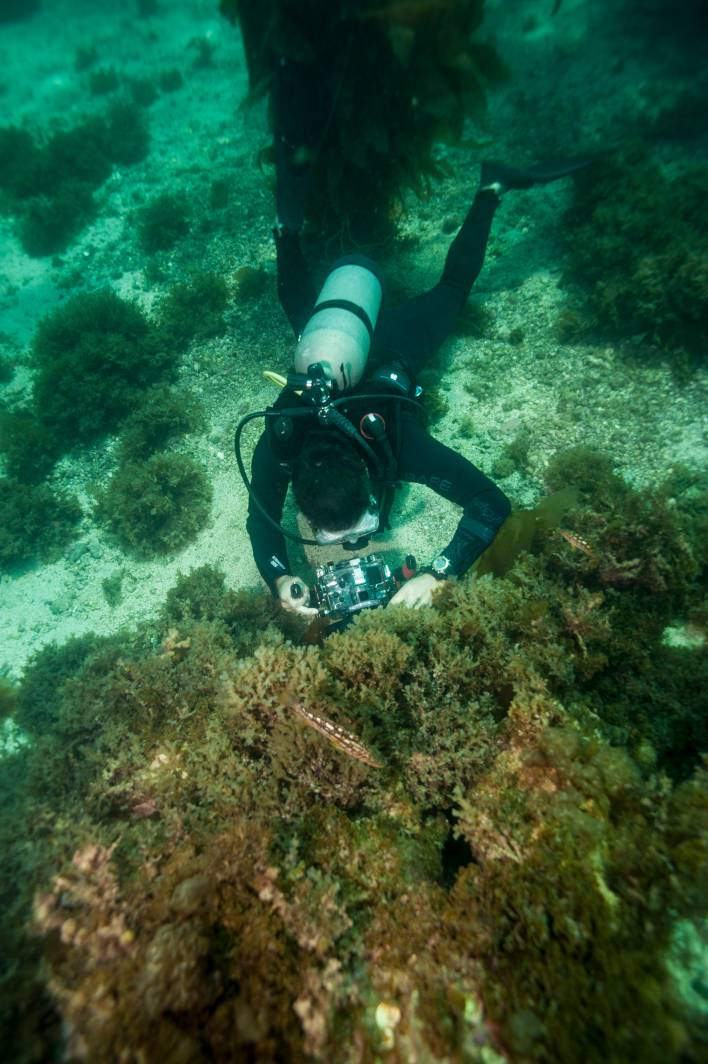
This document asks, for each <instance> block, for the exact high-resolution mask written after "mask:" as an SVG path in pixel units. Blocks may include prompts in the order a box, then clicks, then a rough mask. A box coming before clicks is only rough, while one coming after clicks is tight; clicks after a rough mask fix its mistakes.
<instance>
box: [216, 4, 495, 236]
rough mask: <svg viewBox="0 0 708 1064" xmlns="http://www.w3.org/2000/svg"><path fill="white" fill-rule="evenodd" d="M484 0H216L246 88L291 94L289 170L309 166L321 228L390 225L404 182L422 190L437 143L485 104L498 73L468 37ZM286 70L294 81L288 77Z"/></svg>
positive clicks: (374, 231) (367, 229)
mask: <svg viewBox="0 0 708 1064" xmlns="http://www.w3.org/2000/svg"><path fill="white" fill-rule="evenodd" d="M483 7H484V4H483V0H464V2H463V3H456V4H450V3H448V2H445V0H438V2H433V3H431V2H429V0H412V2H410V3H386V2H383V3H382V2H381V0H364V2H363V3H359V4H356V5H342V4H336V5H333V4H330V3H328V2H327V0H314V2H311V3H308V4H307V5H305V6H304V7H303V5H302V4H300V3H299V2H297V0H269V2H268V3H263V2H262V0H258V2H254V0H222V3H221V10H222V12H223V13H224V14H225V15H226V16H227V17H228V18H231V19H233V20H236V19H238V21H239V23H240V26H241V31H242V33H243V38H244V44H245V50H246V58H247V62H248V70H249V77H250V83H251V88H252V89H253V90H254V91H256V92H261V91H263V89H264V87H266V86H267V85H268V84H269V82H270V79H271V77H272V71H273V70H274V69H276V63H280V64H281V67H280V69H281V73H283V74H284V77H285V82H284V84H283V85H282V86H281V87H280V88H279V89H278V90H277V91H279V92H281V93H282V94H283V95H287V94H290V95H291V96H292V98H293V101H294V102H293V110H294V112H295V113H294V115H293V116H292V126H293V128H292V129H291V128H290V125H289V124H288V117H289V116H288V117H285V116H283V115H282V114H281V115H280V120H281V121H284V122H285V136H286V137H287V139H289V140H291V141H292V144H291V146H292V149H293V164H294V168H295V178H294V180H296V181H297V180H303V174H305V171H306V168H307V166H308V165H309V164H311V163H312V162H313V160H316V161H315V165H314V167H313V187H312V194H311V196H310V199H309V204H308V208H307V209H308V212H309V216H310V217H311V218H312V220H313V221H314V222H315V224H316V225H317V227H318V228H319V229H320V230H321V231H323V232H330V233H331V232H335V233H336V232H340V231H342V230H348V232H349V233H350V234H351V235H352V236H353V237H354V238H356V239H360V240H361V239H369V240H371V239H376V238H380V237H381V236H382V235H386V234H387V233H388V232H389V231H390V228H391V224H392V214H393V213H395V208H396V205H397V204H398V203H399V202H400V197H401V194H402V190H403V189H405V188H413V189H414V190H415V191H416V192H417V193H418V194H420V195H426V194H427V193H428V192H429V188H430V184H431V182H432V181H433V180H434V179H436V178H440V177H441V176H443V174H444V172H445V170H444V167H443V165H442V163H441V162H440V161H438V160H437V159H436V157H435V142H436V141H438V140H441V139H446V140H451V141H456V140H459V139H460V137H461V133H462V127H463V123H464V119H465V116H466V115H468V114H470V113H472V112H474V113H477V114H479V113H480V112H482V111H483V109H484V103H485V92H486V87H487V85H488V84H489V82H490V81H491V80H493V79H495V78H499V77H500V76H501V75H502V64H501V61H500V60H499V57H498V56H497V54H496V52H495V51H494V49H493V48H492V47H491V46H489V45H486V44H484V43H482V42H480V41H479V40H477V39H476V36H475V34H476V31H477V30H478V29H479V26H480V24H481V21H482V16H483ZM291 72H295V76H294V78H293V80H292V83H291V82H290V81H289V80H288V78H289V77H290V73H291Z"/></svg>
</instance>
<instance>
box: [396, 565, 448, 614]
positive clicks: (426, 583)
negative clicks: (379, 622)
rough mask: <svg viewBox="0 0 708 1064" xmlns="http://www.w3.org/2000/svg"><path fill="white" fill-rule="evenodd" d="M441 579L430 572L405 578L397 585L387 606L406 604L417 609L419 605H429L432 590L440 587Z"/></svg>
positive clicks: (431, 601)
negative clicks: (396, 589) (402, 582)
mask: <svg viewBox="0 0 708 1064" xmlns="http://www.w3.org/2000/svg"><path fill="white" fill-rule="evenodd" d="M440 583H441V581H440V580H438V578H437V577H436V576H433V574H432V573H418V574H417V575H416V576H412V577H411V578H410V580H406V582H405V584H403V585H402V586H401V587H399V589H398V591H397V592H396V594H395V595H394V596H393V598H391V599H389V601H388V605H389V606H408V607H409V608H411V609H414V610H418V609H420V607H421V606H431V605H432V603H433V591H435V588H436V587H440Z"/></svg>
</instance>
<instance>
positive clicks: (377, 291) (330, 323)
mask: <svg viewBox="0 0 708 1064" xmlns="http://www.w3.org/2000/svg"><path fill="white" fill-rule="evenodd" d="M382 294H383V291H382V287H381V279H380V275H379V269H378V266H377V265H376V263H375V262H373V261H372V260H371V259H367V258H365V257H364V256H363V255H350V256H348V257H347V258H345V259H340V260H339V261H338V262H336V263H335V264H334V266H333V267H332V269H331V271H330V273H329V274H328V275H327V277H326V279H325V282H324V284H323V285H322V290H321V292H320V294H319V295H318V297H317V301H316V303H315V308H314V310H313V311H312V314H311V315H310V317H309V319H308V321H307V324H306V325H305V328H304V329H303V330H302V334H301V336H300V339H299V341H298V345H297V348H296V349H295V372H296V373H305V374H306V373H307V371H308V369H309V368H310V366H311V365H313V364H314V363H316V362H319V364H320V365H321V366H322V367H323V369H324V371H325V373H326V375H327V376H328V377H330V378H332V379H333V380H335V381H336V382H337V385H338V387H339V390H340V391H342V390H344V389H345V388H351V387H353V386H354V385H355V384H358V383H359V381H360V380H361V378H362V376H363V375H364V369H365V368H366V362H367V359H368V357H369V350H370V348H371V341H372V339H373V335H374V328H375V326H376V320H377V318H378V316H379V310H380V308H381V297H382Z"/></svg>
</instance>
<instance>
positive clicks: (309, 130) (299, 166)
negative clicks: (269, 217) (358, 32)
mask: <svg viewBox="0 0 708 1064" xmlns="http://www.w3.org/2000/svg"><path fill="white" fill-rule="evenodd" d="M347 57H348V47H347V46H346V41H345V42H343V43H342V42H340V47H334V46H333V47H331V48H329V47H326V48H324V49H323V50H322V51H320V53H318V55H317V56H316V57H315V59H314V60H312V61H311V62H309V63H308V62H302V63H301V62H296V61H294V60H292V59H290V58H288V57H286V56H282V55H281V56H278V57H277V58H276V60H275V67H274V71H273V87H272V104H273V141H274V146H275V175H276V187H275V202H276V211H277V216H278V222H279V223H280V224H281V225H284V226H286V227H287V228H288V229H290V230H291V231H292V232H297V231H298V230H299V229H300V228H301V227H302V223H303V220H304V217H305V210H306V208H307V200H308V196H309V191H310V183H311V179H312V168H313V166H314V164H315V160H316V158H317V155H318V153H319V151H320V148H321V147H322V144H323V142H324V140H325V138H326V136H327V132H328V130H329V127H330V124H331V122H332V118H333V115H334V112H335V109H336V105H337V99H338V97H339V91H340V88H341V84H342V79H343V77H344V70H345V67H346V62H347Z"/></svg>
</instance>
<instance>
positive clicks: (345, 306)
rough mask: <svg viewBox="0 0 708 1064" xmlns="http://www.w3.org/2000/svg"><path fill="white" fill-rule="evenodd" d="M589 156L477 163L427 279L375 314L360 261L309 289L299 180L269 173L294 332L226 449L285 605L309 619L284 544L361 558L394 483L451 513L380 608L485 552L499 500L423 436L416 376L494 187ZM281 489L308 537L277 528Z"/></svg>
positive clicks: (457, 299)
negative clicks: (441, 534)
mask: <svg viewBox="0 0 708 1064" xmlns="http://www.w3.org/2000/svg"><path fill="white" fill-rule="evenodd" d="M595 158H596V156H584V157H582V158H576V159H569V160H561V161H557V162H553V163H547V164H544V165H540V166H535V167H531V168H529V169H517V168H514V167H511V166H507V165H505V164H503V163H498V162H483V163H482V166H481V180H480V187H479V190H478V192H477V194H476V195H475V197H474V201H473V203H472V206H471V208H470V210H469V212H468V214H467V216H466V218H465V220H464V222H463V224H462V226H461V228H460V230H459V232H458V233H457V235H456V236H455V238H454V240H453V241H452V244H451V245H450V248H449V250H448V252H447V256H446V259H445V264H444V267H443V271H442V274H441V276H440V279H439V281H438V282H437V284H435V285H434V286H433V287H432V288H430V289H429V290H428V291H426V292H424V293H422V294H420V295H417V296H415V297H413V298H412V299H409V300H408V301H407V302H405V303H404V304H402V305H401V306H398V307H393V308H386V309H384V310H383V311H382V312H381V313H379V311H380V307H381V300H382V281H381V274H380V270H379V268H378V266H377V265H376V263H375V262H373V261H372V260H371V259H368V258H366V257H364V256H361V255H351V256H347V257H345V258H342V259H340V260H339V261H338V262H336V263H335V264H334V266H333V267H332V269H331V271H330V273H329V274H328V276H327V278H326V280H325V283H324V286H323V288H322V289H321V291H320V293H319V295H317V292H316V289H315V287H314V284H313V281H312V278H311V275H310V270H309V267H308V265H307V263H306V260H305V258H304V255H303V252H302V248H301V245H300V238H299V228H300V225H301V222H302V215H303V211H302V208H301V203H302V196H303V195H304V194H305V191H304V190H305V188H306V185H307V172H306V170H305V171H304V172H303V174H301V175H300V181H299V185H298V186H297V194H296V195H295V196H294V197H293V195H292V194H290V193H292V189H293V187H294V186H293V184H292V183H291V182H290V180H289V179H288V174H289V173H291V172H292V167H290V168H289V169H288V168H287V167H282V168H278V171H277V178H278V183H279V191H278V192H277V195H276V199H277V206H278V222H277V224H276V227H275V230H274V237H275V243H276V252H277V271H278V295H279V298H280V302H281V305H282V307H283V309H284V311H285V313H286V315H287V317H288V319H289V321H290V324H291V325H292V328H293V330H294V332H295V336H296V337H297V347H296V349H295V357H294V368H293V371H292V372H291V373H290V374H289V375H288V377H287V378H282V379H280V381H279V383H281V384H285V387H284V388H283V390H282V391H281V393H280V395H279V396H278V399H277V401H276V402H275V403H274V404H273V406H272V407H270V408H268V410H266V411H262V412H258V413H257V414H252V415H248V416H247V417H246V418H244V419H243V420H242V422H241V424H240V425H239V427H238V429H237V433H236V452H237V458H238V461H239V468H240V470H241V473H242V476H243V478H244V480H245V482H246V484H247V486H248V488H249V512H248V521H247V530H248V534H249V536H250V539H251V545H252V548H253V554H254V558H255V561H256V565H257V567H258V570H259V572H260V574H261V576H262V577H263V579H264V580H265V581H266V583H267V584H268V586H269V587H270V588H271V591H272V592H273V594H274V595H275V596H276V597H277V598H278V600H279V601H280V603H281V605H282V606H283V607H284V608H285V609H286V610H290V611H293V612H295V613H299V614H302V615H314V614H317V613H318V612H319V611H318V609H317V607H316V605H313V604H310V603H309V602H308V597H309V596H308V588H307V586H306V585H305V583H304V582H303V581H302V580H301V579H300V578H299V577H297V576H295V575H293V574H292V572H291V569H290V563H289V561H288V555H287V550H286V538H292V539H295V540H299V541H300V542H304V543H318V544H324V545H327V544H342V545H343V546H344V547H345V549H348V550H361V548H363V547H365V546H366V544H367V543H368V539H369V537H371V536H373V535H375V534H376V532H377V531H383V530H384V529H385V528H387V527H388V520H389V511H390V507H391V502H392V497H393V492H394V490H395V487H396V486H397V485H400V484H401V483H404V482H405V483H417V484H423V485H425V486H427V487H429V488H431V489H432V490H433V491H435V492H436V493H437V494H438V495H441V496H442V497H443V498H445V499H447V500H448V501H449V502H451V503H453V504H455V505H456V506H459V507H460V508H461V509H462V515H461V517H460V520H459V523H458V525H457V528H456V530H455V532H454V535H453V537H452V539H451V541H450V542H449V543H448V544H446V545H441V547H440V550H439V552H438V554H437V555H436V556H435V557H434V558H433V559H432V560H431V561H430V563H429V564H428V565H425V566H423V567H421V568H419V569H417V571H415V572H414V573H412V574H406V575H409V576H410V578H409V579H407V580H406V581H405V582H404V583H403V584H402V586H400V587H399V589H398V590H397V591H396V592H395V594H393V597H391V598H389V600H388V601H389V604H397V603H398V604H403V605H406V606H413V607H419V606H423V605H428V604H430V603H431V601H432V594H433V591H434V589H435V588H436V587H437V586H438V584H439V581H442V580H445V579H447V578H449V577H454V576H461V575H462V574H463V573H465V572H466V571H467V570H468V569H469V568H470V567H471V566H472V565H473V564H474V562H475V561H476V560H477V558H479V557H480V555H481V554H482V553H483V552H484V551H485V550H486V549H487V547H488V546H489V545H490V543H491V542H492V540H493V539H494V537H495V535H496V534H497V531H498V530H499V528H500V527H501V525H502V524H503V522H504V521H505V520H506V518H507V516H508V515H509V513H510V509H511V507H510V503H509V500H508V499H507V497H506V496H505V495H504V493H503V492H502V491H501V490H500V489H499V487H497V485H496V484H494V483H493V482H492V481H491V480H490V479H489V478H488V477H487V476H486V475H485V474H484V473H483V472H482V471H481V470H480V469H478V468H477V467H476V466H475V465H473V464H472V463H471V462H469V461H468V460H467V459H465V458H463V457H462V456H461V455H460V454H458V453H457V452H456V451H454V450H452V449H451V448H449V447H447V446H445V445H444V444H442V443H440V442H439V441H438V440H436V439H435V438H434V437H433V436H431V435H430V434H429V433H428V432H427V431H426V429H425V428H424V425H423V424H422V423H421V408H420V404H419V403H418V402H417V401H416V399H417V396H418V395H419V394H420V389H419V388H417V386H416V376H417V374H418V373H419V372H420V370H421V368H422V367H423V366H424V365H425V363H426V362H427V361H428V360H429V359H430V358H431V357H432V355H433V354H434V353H435V352H436V351H437V349H438V348H439V346H440V345H441V344H442V342H443V341H444V340H445V339H446V337H447V336H448V335H449V333H450V331H451V329H452V327H453V325H454V322H455V320H456V318H457V315H458V314H459V312H460V310H461V309H462V307H463V306H464V304H465V302H466V300H467V297H468V295H469V292H470V289H471V287H472V285H473V283H474V281H475V280H476V278H477V276H478V274H479V272H480V270H481V268H482V264H483V261H484V255H485V249H486V245H487V239H488V236H489V232H490V228H491V224H492V219H493V217H494V213H495V211H496V209H497V207H498V206H499V204H500V202H501V199H502V196H503V195H504V193H505V192H507V191H508V190H511V189H529V188H531V187H532V186H534V185H536V184H541V183H546V182H549V181H554V180H556V179H558V178H561V177H564V176H566V175H569V174H572V173H574V172H575V171H576V170H579V169H581V168H582V167H585V166H587V165H589V164H590V163H592V162H593V161H594V160H595ZM272 376H273V377H275V376H276V375H272ZM260 416H262V417H264V418H265V429H264V431H263V433H262V435H261V436H260V438H259V440H258V443H257V446H256V448H255V452H254V455H253V459H252V466H251V478H250V483H249V479H248V477H247V476H246V473H245V469H244V466H243V462H242V459H241V456H240V445H239V439H240V433H241V431H242V429H243V427H244V425H245V423H247V422H248V421H249V420H251V419H252V418H255V417H260ZM290 485H292V489H293V494H294V498H295V502H296V503H297V506H298V508H299V510H300V512H301V513H302V514H303V515H304V517H305V518H306V519H307V521H308V522H309V524H310V526H311V527H312V529H313V536H314V538H312V539H307V538H304V537H301V536H298V535H294V534H293V533H290V532H287V531H285V530H284V529H283V528H282V527H281V525H280V522H281V517H282V512H283V506H284V502H285V498H286V494H287V491H288V487H289V486H290Z"/></svg>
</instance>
